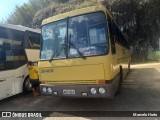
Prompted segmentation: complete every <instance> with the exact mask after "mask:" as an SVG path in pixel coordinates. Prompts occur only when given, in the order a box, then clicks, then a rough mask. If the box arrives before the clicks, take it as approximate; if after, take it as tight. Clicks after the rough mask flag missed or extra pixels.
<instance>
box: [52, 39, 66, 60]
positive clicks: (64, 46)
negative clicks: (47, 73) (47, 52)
mask: <svg viewBox="0 0 160 120" xmlns="http://www.w3.org/2000/svg"><path fill="white" fill-rule="evenodd" d="M66 39H67V38H66V36H65V40H64V43H63V44H61V48H60V49H57V50H56V51H55V53H53V55H52V57H51V58H50V60H49V62H52V61H53V58H54V57H55V56H58V55H59V54H60V53H61V51H62V50H63V49H64V54H65V55H66V58H68V54H67V52H68V51H67V42H66Z"/></svg>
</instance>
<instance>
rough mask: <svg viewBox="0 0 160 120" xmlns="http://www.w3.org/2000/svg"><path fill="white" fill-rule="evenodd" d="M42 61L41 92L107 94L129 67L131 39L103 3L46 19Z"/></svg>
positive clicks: (117, 83)
mask: <svg viewBox="0 0 160 120" xmlns="http://www.w3.org/2000/svg"><path fill="white" fill-rule="evenodd" d="M41 34H42V41H41V50H40V60H39V62H38V68H39V78H40V81H41V82H42V84H41V85H40V90H41V94H42V95H51V96H61V97H87V98H109V97H111V98H112V97H114V95H115V93H116V92H117V91H119V90H120V85H121V82H122V80H123V78H125V76H126V74H127V72H128V71H129V69H130V61H131V56H130V51H129V43H128V41H127V40H126V39H125V37H124V35H123V34H122V32H121V31H120V29H119V27H118V26H117V24H116V23H115V21H114V20H113V18H112V16H111V15H110V14H109V12H108V11H107V9H106V7H104V6H102V5H97V6H91V7H86V8H81V9H77V10H74V11H71V12H67V13H63V14H60V15H56V16H53V17H50V18H48V19H45V20H44V21H43V22H42V31H41Z"/></svg>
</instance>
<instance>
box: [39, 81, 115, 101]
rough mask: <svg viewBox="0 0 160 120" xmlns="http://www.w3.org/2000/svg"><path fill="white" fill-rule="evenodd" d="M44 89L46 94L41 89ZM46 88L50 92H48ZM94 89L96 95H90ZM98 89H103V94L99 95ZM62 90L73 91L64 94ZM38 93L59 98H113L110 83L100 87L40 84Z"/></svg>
mask: <svg viewBox="0 0 160 120" xmlns="http://www.w3.org/2000/svg"><path fill="white" fill-rule="evenodd" d="M44 87H45V88H46V92H44V91H43V88H44ZM48 88H49V89H50V90H52V92H48V91H47V90H48ZM91 88H96V90H97V93H96V94H92V93H91V91H90V89H91ZM99 88H104V89H105V93H104V94H101V93H99ZM64 90H69V91H73V92H72V93H71V94H66V93H64ZM40 91H41V94H42V95H49V96H60V97H79V98H113V96H114V93H115V92H114V90H113V85H112V83H109V84H104V85H103V84H102V85H49V84H41V85H40Z"/></svg>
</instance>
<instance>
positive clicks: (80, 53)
mask: <svg viewBox="0 0 160 120" xmlns="http://www.w3.org/2000/svg"><path fill="white" fill-rule="evenodd" d="M70 38H71V34H70V35H69V45H71V46H72V48H73V49H75V50H76V51H77V53H78V54H79V56H80V57H81V58H82V59H83V60H85V59H86V56H84V55H83V53H82V52H81V51H80V50H79V49H78V48H76V47H75V46H74V44H73V43H71V40H70ZM69 49H70V47H69Z"/></svg>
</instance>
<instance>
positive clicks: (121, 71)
mask: <svg viewBox="0 0 160 120" xmlns="http://www.w3.org/2000/svg"><path fill="white" fill-rule="evenodd" d="M122 82H123V69H122V66H120V77H119V85H118V89H117V91H116V95H119V94H120V93H121V83H122Z"/></svg>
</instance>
